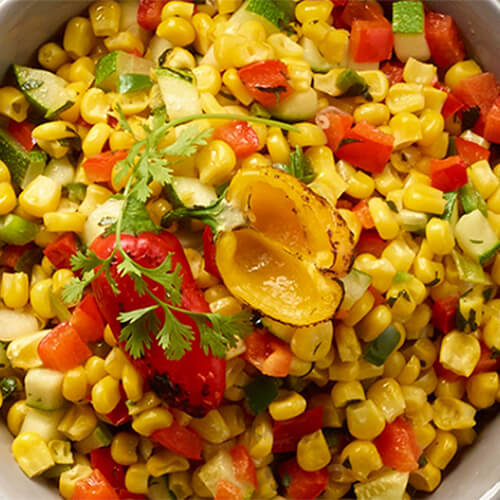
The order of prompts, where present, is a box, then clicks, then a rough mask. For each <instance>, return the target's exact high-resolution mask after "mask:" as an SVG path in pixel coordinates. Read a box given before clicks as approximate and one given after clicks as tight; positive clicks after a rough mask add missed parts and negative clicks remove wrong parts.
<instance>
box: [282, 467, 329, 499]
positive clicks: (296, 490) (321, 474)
mask: <svg viewBox="0 0 500 500" xmlns="http://www.w3.org/2000/svg"><path fill="white" fill-rule="evenodd" d="M279 473H280V476H281V481H282V482H283V481H284V479H285V478H286V482H287V483H288V486H287V487H286V495H285V496H286V497H287V498H291V499H292V500H314V499H315V498H318V497H319V496H320V495H321V493H323V491H325V488H326V485H327V484H328V475H329V474H328V469H327V468H326V467H324V468H323V469H320V470H317V471H314V472H307V471H305V470H304V469H301V468H300V467H299V464H298V463H297V460H296V459H295V458H292V459H291V460H288V461H287V462H284V463H282V464H281V465H280V467H279Z"/></svg>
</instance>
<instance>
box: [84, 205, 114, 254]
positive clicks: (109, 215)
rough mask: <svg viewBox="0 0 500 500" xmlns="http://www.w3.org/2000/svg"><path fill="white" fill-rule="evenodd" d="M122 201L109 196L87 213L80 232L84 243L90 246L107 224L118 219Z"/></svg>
mask: <svg viewBox="0 0 500 500" xmlns="http://www.w3.org/2000/svg"><path fill="white" fill-rule="evenodd" d="M122 203H123V202H122V200H117V199H115V198H110V199H109V200H107V201H105V202H104V203H103V204H102V205H99V206H98V207H97V208H96V209H95V210H93V211H92V212H91V213H90V214H89V215H88V217H87V220H86V221H85V224H84V226H83V232H82V241H83V243H84V244H85V245H87V246H90V245H91V244H92V242H93V241H94V240H95V239H96V238H97V237H98V236H99V235H100V234H102V233H103V232H104V231H105V230H106V227H107V226H110V225H111V224H113V222H115V221H116V220H117V219H118V216H119V215H120V211H121V208H122Z"/></svg>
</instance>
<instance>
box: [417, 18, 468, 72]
mask: <svg viewBox="0 0 500 500" xmlns="http://www.w3.org/2000/svg"><path fill="white" fill-rule="evenodd" d="M425 38H426V39H427V44H428V45H429V49H430V51H431V56H432V59H434V62H435V63H436V64H437V66H439V67H440V68H447V67H448V66H451V65H452V64H455V63H457V62H459V61H463V60H464V58H465V49H464V44H463V42H462V39H461V37H460V33H459V32H458V29H457V26H456V25H455V21H453V18H452V17H450V16H447V15H446V14H439V13H437V12H432V11H429V12H427V15H426V16H425Z"/></svg>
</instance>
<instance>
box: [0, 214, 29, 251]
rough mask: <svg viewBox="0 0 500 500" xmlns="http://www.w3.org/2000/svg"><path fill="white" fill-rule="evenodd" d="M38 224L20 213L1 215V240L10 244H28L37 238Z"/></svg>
mask: <svg viewBox="0 0 500 500" xmlns="http://www.w3.org/2000/svg"><path fill="white" fill-rule="evenodd" d="M37 232H38V226H37V225H36V224H35V223H34V222H31V221H29V220H26V219H23V218H22V217H20V216H19V215H14V214H8V215H3V216H2V217H0V241H3V242H4V243H7V244H9V245H26V244H27V243H29V242H30V241H33V240H34V239H35V236H36V233H37Z"/></svg>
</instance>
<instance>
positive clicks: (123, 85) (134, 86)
mask: <svg viewBox="0 0 500 500" xmlns="http://www.w3.org/2000/svg"><path fill="white" fill-rule="evenodd" d="M151 85H153V81H152V80H151V78H149V76H148V75H140V74H133V73H129V74H126V75H120V76H119V77H118V86H117V87H118V92H119V93H120V94H128V93H130V92H139V91H140V90H145V89H149V88H150V87H151Z"/></svg>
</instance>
